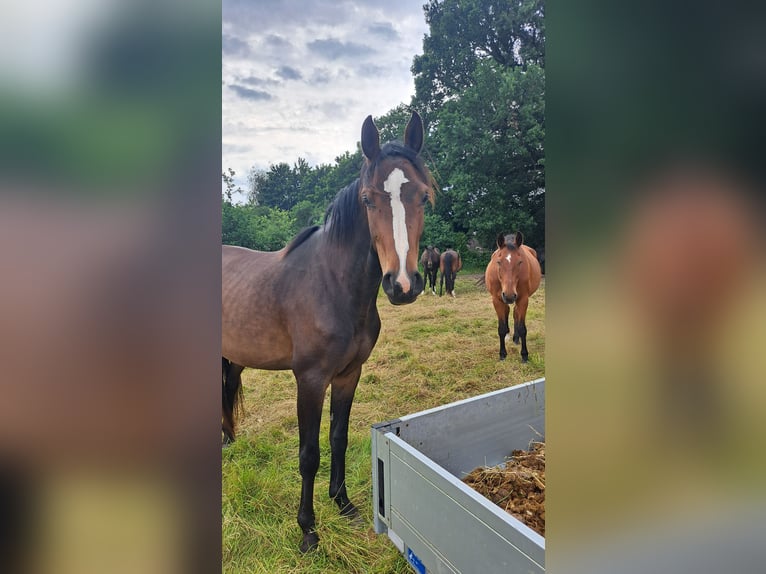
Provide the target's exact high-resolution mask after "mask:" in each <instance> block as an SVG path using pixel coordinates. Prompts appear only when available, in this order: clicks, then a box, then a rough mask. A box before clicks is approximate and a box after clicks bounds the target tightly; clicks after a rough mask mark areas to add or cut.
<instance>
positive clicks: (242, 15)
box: [221, 0, 428, 188]
mask: <svg viewBox="0 0 766 574" xmlns="http://www.w3.org/2000/svg"><path fill="white" fill-rule="evenodd" d="M422 5H423V2H422V0H390V1H388V2H380V0H375V1H373V0H357V1H348V0H258V1H255V0H249V1H248V0H223V8H222V10H223V12H222V13H223V27H222V86H221V88H222V110H221V113H222V117H221V122H222V131H223V136H222V137H223V141H222V155H223V157H222V160H223V161H222V166H223V168H224V170H226V169H228V168H232V169H234V170H235V172H236V176H235V181H236V183H237V184H238V185H241V186H242V187H243V188H244V187H245V184H246V181H247V173H248V172H249V171H250V169H251V168H252V167H255V168H257V169H268V167H269V165H272V164H276V163H279V162H286V163H288V164H290V165H293V164H294V163H295V162H296V161H297V160H298V158H299V157H302V158H304V159H306V160H307V161H308V163H309V165H312V166H314V165H319V164H326V163H333V162H334V160H335V158H336V157H337V156H339V155H341V154H342V153H343V152H345V151H350V152H353V151H355V150H356V143H357V142H358V141H359V139H360V133H361V128H362V122H363V121H364V119H365V118H366V117H367V116H368V115H370V114H372V115H373V116H374V117H377V116H381V115H383V114H385V113H386V112H388V111H390V110H391V109H392V108H394V107H396V106H397V105H399V104H401V103H405V104H409V102H410V98H411V97H412V95H413V94H414V92H415V87H414V83H413V79H412V74H411V72H410V67H411V66H412V60H413V58H414V56H415V55H416V54H420V53H422V49H423V36H424V35H425V34H426V33H427V32H428V25H427V24H426V22H425V16H424V14H423V8H422Z"/></svg>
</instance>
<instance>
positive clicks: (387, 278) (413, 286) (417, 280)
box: [381, 271, 425, 305]
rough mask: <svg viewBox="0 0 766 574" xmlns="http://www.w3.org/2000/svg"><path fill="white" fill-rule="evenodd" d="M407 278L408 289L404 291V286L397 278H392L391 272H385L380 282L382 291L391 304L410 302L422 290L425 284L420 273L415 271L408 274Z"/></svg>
mask: <svg viewBox="0 0 766 574" xmlns="http://www.w3.org/2000/svg"><path fill="white" fill-rule="evenodd" d="M407 279H408V280H409V289H407V291H405V290H404V289H405V286H402V284H401V283H400V282H399V281H398V278H397V279H394V276H393V275H392V274H391V273H386V274H385V275H384V276H383V281H382V282H381V284H382V285H383V292H384V293H385V294H386V295H387V296H388V300H389V301H390V302H391V304H393V305H406V304H407V303H412V302H413V301H414V300H415V299H417V298H418V295H420V294H421V293H422V292H423V288H424V286H425V285H424V283H423V276H422V275H421V274H420V273H418V272H417V271H415V272H414V273H413V274H412V275H408V276H407Z"/></svg>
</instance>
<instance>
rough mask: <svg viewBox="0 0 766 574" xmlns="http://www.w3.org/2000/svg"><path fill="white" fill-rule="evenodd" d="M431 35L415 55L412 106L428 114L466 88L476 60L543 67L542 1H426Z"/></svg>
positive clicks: (511, 66)
mask: <svg viewBox="0 0 766 574" xmlns="http://www.w3.org/2000/svg"><path fill="white" fill-rule="evenodd" d="M423 9H424V12H425V17H426V22H427V23H428V25H429V28H430V33H429V34H428V35H427V36H426V37H425V38H424V40H423V54H422V55H419V56H415V59H414V60H413V64H412V73H413V75H414V77H415V98H414V102H413V103H414V104H415V105H416V106H418V107H419V109H421V110H423V111H424V112H425V113H426V114H428V115H430V114H431V112H435V111H438V110H439V108H441V106H442V105H443V104H444V102H445V101H447V100H448V99H449V98H450V97H452V96H455V95H456V94H459V93H460V92H461V91H462V90H463V89H465V88H467V87H469V86H470V85H471V82H472V78H473V74H474V71H475V69H476V66H477V65H478V64H479V62H481V61H483V60H486V59H491V60H493V61H494V62H495V63H496V64H498V65H499V66H501V67H503V68H514V67H521V68H526V67H527V66H528V65H537V66H539V67H544V66H545V20H544V4H543V2H542V0H429V2H428V4H426V5H425V6H423Z"/></svg>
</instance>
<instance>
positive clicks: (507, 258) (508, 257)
mask: <svg viewBox="0 0 766 574" xmlns="http://www.w3.org/2000/svg"><path fill="white" fill-rule="evenodd" d="M505 260H506V261H507V262H508V263H510V262H511V255H510V253H509V254H508V256H507V257H506V258H505Z"/></svg>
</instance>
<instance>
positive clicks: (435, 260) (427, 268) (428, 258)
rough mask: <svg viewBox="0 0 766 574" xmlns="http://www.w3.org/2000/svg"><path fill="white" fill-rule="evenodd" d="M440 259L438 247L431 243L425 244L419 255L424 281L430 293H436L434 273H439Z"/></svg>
mask: <svg viewBox="0 0 766 574" xmlns="http://www.w3.org/2000/svg"><path fill="white" fill-rule="evenodd" d="M440 261H441V257H440V253H439V248H438V247H434V246H432V245H428V246H426V248H425V249H424V250H423V254H422V255H421V256H420V265H422V267H423V273H425V276H426V282H427V283H428V285H429V286H430V287H431V293H433V294H434V295H436V275H437V274H438V273H439V262H440Z"/></svg>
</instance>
